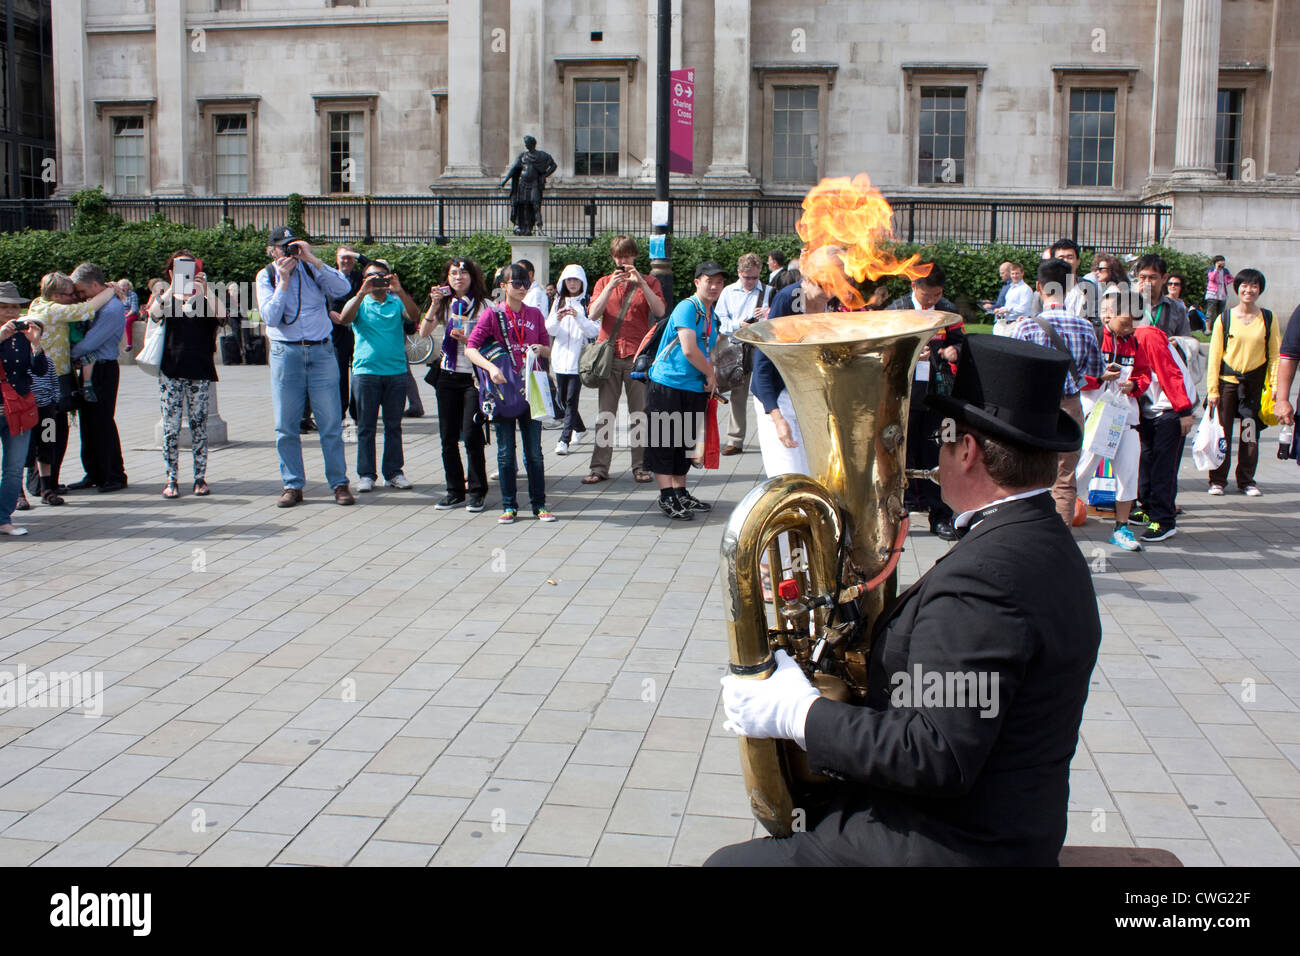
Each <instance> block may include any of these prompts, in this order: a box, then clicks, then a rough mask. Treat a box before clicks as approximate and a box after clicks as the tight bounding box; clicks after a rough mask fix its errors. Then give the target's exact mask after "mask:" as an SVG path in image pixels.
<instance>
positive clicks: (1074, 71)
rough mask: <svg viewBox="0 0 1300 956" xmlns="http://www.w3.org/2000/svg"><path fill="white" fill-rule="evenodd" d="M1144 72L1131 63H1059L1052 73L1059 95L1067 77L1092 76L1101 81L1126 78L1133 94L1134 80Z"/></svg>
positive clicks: (1053, 67)
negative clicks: (1054, 76)
mask: <svg viewBox="0 0 1300 956" xmlns="http://www.w3.org/2000/svg"><path fill="white" fill-rule="evenodd" d="M1141 71H1142V68H1141V67H1139V66H1136V65H1134V64H1131V63H1109V64H1098V63H1058V64H1054V65H1053V66H1052V72H1053V73H1054V74H1056V91H1057V92H1058V93H1059V92H1060V91H1061V90H1062V89H1063V88H1064V87H1065V78H1066V77H1067V76H1091V77H1096V78H1097V79H1101V78H1102V77H1105V78H1107V79H1110V78H1112V77H1121V76H1122V77H1124V78H1125V79H1126V80H1127V81H1128V89H1129V92H1130V93H1131V92H1133V78H1134V77H1135V76H1137V75H1138V73H1140V72H1141Z"/></svg>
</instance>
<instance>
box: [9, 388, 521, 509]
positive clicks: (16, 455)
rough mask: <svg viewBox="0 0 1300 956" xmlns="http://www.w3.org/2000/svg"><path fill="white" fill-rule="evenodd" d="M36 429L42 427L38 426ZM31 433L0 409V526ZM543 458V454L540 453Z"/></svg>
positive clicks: (14, 495) (19, 479) (14, 498)
mask: <svg viewBox="0 0 1300 956" xmlns="http://www.w3.org/2000/svg"><path fill="white" fill-rule="evenodd" d="M36 427H38V428H39V427H40V425H39V424H37V426H36ZM31 437H32V433H31V431H30V430H29V431H25V432H23V433H22V434H21V435H11V434H9V419H7V418H6V417H5V415H4V409H3V407H0V469H2V471H0V474H2V477H0V525H6V524H8V523H9V519H10V518H12V517H13V513H14V505H16V504H17V503H18V492H19V490H20V489H21V488H22V484H23V466H24V465H26V464H27V442H28V441H29V440H30V439H31ZM538 457H539V458H540V457H541V453H540V452H539V453H538Z"/></svg>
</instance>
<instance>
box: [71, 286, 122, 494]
mask: <svg viewBox="0 0 1300 956" xmlns="http://www.w3.org/2000/svg"><path fill="white" fill-rule="evenodd" d="M72 281H73V284H74V285H75V286H76V289H77V297H78V298H79V299H81V300H82V301H83V302H84V301H85V300H87V299H91V298H94V297H95V296H96V295H98V294H99V293H100V292H102V291H104V289H105V288H106V286H107V283H106V282H105V281H104V270H102V269H101V268H100V267H99V266H97V265H95V264H94V263H92V262H83V263H82V264H81V265H79V266H77V268H75V269H74V270H72ZM125 331H126V307H125V306H124V305H123V304H122V300H121V299H119V298H117V297H116V296H114V297H113V298H111V299H109V300H108V302H106V303H105V304H104V306H103V307H102V308H101V309H100V310H99V311H98V312H96V313H95V318H94V321H92V322H91V324H90V329H89V331H87V332H86V337H85V338H84V339H82V340H81V341H80V342H78V343H77V344H76V345H74V346H73V347H72V358H73V359H74V360H76V359H90V360H92V361H93V362H94V363H95V365H94V367H93V368H92V369H91V372H90V384H91V386H92V388H93V389H94V393H95V397H96V400H95V401H93V402H90V401H87V402H84V403H83V404H82V406H81V408H80V412H81V467H83V468H84V469H85V470H86V476H85V477H84V478H82V479H81V480H80V481H78V482H74V483H73V484H71V485H68V487H69V488H70V489H82V488H91V487H95V488H98V489H99V490H100V491H120V490H121V489H123V488H125V487H126V466H125V465H123V464H122V439H121V438H120V437H119V436H118V433H117V422H116V421H115V420H114V417H113V416H114V414H115V412H116V411H117V386H118V379H119V376H120V374H121V370H120V368H119V367H118V364H117V351H118V349H119V348H120V347H121V345H122V335H123V333H124V332H125Z"/></svg>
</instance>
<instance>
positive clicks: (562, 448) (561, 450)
mask: <svg viewBox="0 0 1300 956" xmlns="http://www.w3.org/2000/svg"><path fill="white" fill-rule="evenodd" d="M555 453H556V454H557V455H567V454H568V453H569V443H568V442H567V441H561V442H556V443H555Z"/></svg>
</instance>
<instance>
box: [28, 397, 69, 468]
mask: <svg viewBox="0 0 1300 956" xmlns="http://www.w3.org/2000/svg"><path fill="white" fill-rule="evenodd" d="M50 422H53V424H54V427H53V428H50ZM47 435H48V436H49V437H50V440H49V441H45V440H44V439H45V438H46V436H47ZM67 451H68V413H67V412H61V411H59V410H58V406H57V405H42V406H40V407H39V408H37V409H36V430H35V431H34V432H32V440H31V441H30V442H28V443H27V467H28V468H30V469H33V470H35V468H36V463H37V462H40V463H41V464H42V465H49V466H50V479H51V484H50V487H51V488H53V487H54V486H55V485H57V484H58V483H59V469H60V468H61V467H62V466H63V456H64V455H65V454H67Z"/></svg>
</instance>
